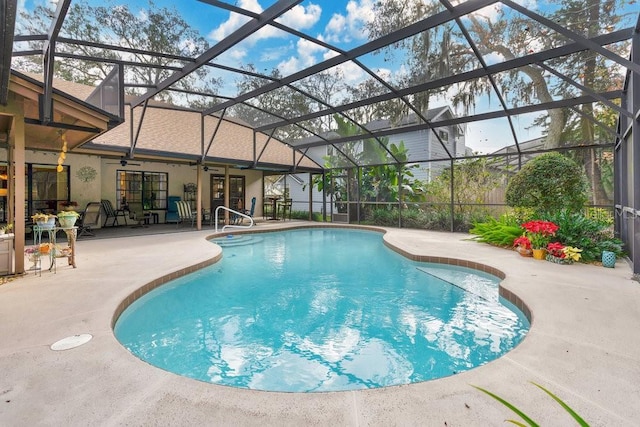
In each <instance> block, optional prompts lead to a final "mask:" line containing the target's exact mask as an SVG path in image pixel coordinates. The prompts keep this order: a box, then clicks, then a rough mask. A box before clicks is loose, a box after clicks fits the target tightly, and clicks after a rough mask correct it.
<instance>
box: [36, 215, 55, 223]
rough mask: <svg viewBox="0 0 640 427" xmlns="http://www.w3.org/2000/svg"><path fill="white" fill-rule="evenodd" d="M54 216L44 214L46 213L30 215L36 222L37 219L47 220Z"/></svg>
mask: <svg viewBox="0 0 640 427" xmlns="http://www.w3.org/2000/svg"><path fill="white" fill-rule="evenodd" d="M55 217H56V216H55V215H53V214H46V213H35V214H33V215H31V219H32V220H33V221H34V222H38V221H44V222H47V221H49V219H50V218H55Z"/></svg>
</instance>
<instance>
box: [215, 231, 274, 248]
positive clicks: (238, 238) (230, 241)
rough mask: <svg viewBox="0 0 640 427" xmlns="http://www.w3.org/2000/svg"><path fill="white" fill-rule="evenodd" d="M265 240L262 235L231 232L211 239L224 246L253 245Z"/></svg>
mask: <svg viewBox="0 0 640 427" xmlns="http://www.w3.org/2000/svg"><path fill="white" fill-rule="evenodd" d="M263 240H264V239H263V238H262V237H260V236H251V235H233V234H229V235H227V236H225V237H216V238H215V239H211V240H209V241H210V242H213V243H215V244H216V245H218V246H221V247H223V248H233V247H236V246H246V245H253V244H254V243H259V242H262V241H263Z"/></svg>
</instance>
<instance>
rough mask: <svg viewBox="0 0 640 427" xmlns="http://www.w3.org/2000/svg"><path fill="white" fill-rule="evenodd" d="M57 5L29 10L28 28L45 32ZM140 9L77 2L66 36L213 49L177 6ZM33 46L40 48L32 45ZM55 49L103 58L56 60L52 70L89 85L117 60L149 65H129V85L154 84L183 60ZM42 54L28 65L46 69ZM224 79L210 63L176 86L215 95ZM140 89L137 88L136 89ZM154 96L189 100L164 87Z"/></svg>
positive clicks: (143, 46) (170, 49)
mask: <svg viewBox="0 0 640 427" xmlns="http://www.w3.org/2000/svg"><path fill="white" fill-rule="evenodd" d="M54 7H55V4H54V3H51V2H49V3H48V4H47V5H44V6H43V5H39V6H36V7H35V8H34V9H33V12H32V13H31V14H30V15H29V14H26V13H25V14H23V16H22V18H23V20H24V21H25V22H26V29H27V31H28V32H29V33H31V34H46V32H47V30H48V25H49V23H50V22H51V20H52V18H53V16H54V13H55V9H54ZM140 12H143V13H138V12H134V11H132V10H131V9H130V8H129V6H127V5H119V6H115V7H113V6H91V5H89V4H88V3H87V2H86V1H80V2H77V3H76V2H74V3H72V5H71V6H70V8H69V11H68V13H67V16H66V19H65V23H64V25H63V29H62V34H63V35H64V37H67V38H72V39H76V40H89V41H99V42H101V43H106V44H111V45H114V46H123V47H126V48H130V49H137V50H142V51H147V52H158V53H162V54H168V55H177V56H182V57H189V58H195V57H197V56H198V55H199V54H201V53H203V52H204V51H206V50H207V49H208V48H209V44H208V42H207V41H206V40H205V39H204V37H202V36H200V35H199V34H198V32H197V31H196V30H195V29H193V28H191V27H190V26H189V24H188V23H187V22H186V21H185V20H184V19H183V18H182V17H181V16H180V15H179V14H178V12H177V11H176V10H175V9H168V8H165V7H163V8H157V7H156V6H155V4H154V3H153V2H152V1H149V4H148V8H147V9H145V10H143V11H140ZM34 47H35V48H38V46H37V45H36V44H34ZM56 52H61V53H68V54H72V55H80V56H88V57H96V58H104V59H105V61H101V60H85V59H79V58H74V57H65V59H64V60H63V61H55V64H54V73H55V75H56V76H57V77H60V78H62V79H64V80H68V81H74V82H78V83H83V84H87V85H91V86H93V85H95V84H96V83H97V82H99V81H101V80H102V79H104V78H105V77H106V75H107V74H108V73H109V71H110V70H111V68H112V65H111V64H112V62H113V61H116V60H123V61H125V60H126V61H133V62H139V63H141V64H144V65H145V66H126V67H125V80H126V82H127V83H135V84H142V85H145V84H146V85H156V84H158V83H159V82H160V81H162V80H164V79H166V78H167V77H169V76H170V75H172V74H173V73H174V71H173V70H169V69H165V68H162V67H166V66H173V67H176V66H178V67H181V66H183V65H185V63H183V62H180V61H178V60H176V59H171V58H167V57H162V56H154V55H145V54H143V53H139V52H137V51H132V52H126V53H125V52H120V51H116V50H110V49H103V48H99V47H92V46H86V45H83V44H72V43H58V44H57V45H56ZM37 59H38V58H31V61H29V62H28V63H27V64H25V66H26V67H28V69H29V70H30V71H35V72H42V64H41V63H40V62H38V61H37ZM219 86H220V82H219V81H218V80H217V79H215V78H212V77H210V76H208V73H207V70H206V67H204V68H201V69H199V70H197V71H195V72H194V73H192V74H191V75H189V76H187V77H186V78H184V79H182V80H180V82H179V83H177V84H176V87H179V88H182V89H188V90H192V89H196V88H197V89H198V90H200V91H205V92H209V93H215V92H216V91H217V89H218V88H219ZM127 91H128V93H130V94H135V93H136V89H133V88H129V89H128V90H127ZM138 91H139V89H138ZM156 99H159V100H160V99H161V100H164V101H167V102H173V103H176V104H179V103H186V102H188V100H189V96H188V95H176V94H175V93H171V92H170V91H164V92H162V93H161V94H159V95H158V96H157V97H156Z"/></svg>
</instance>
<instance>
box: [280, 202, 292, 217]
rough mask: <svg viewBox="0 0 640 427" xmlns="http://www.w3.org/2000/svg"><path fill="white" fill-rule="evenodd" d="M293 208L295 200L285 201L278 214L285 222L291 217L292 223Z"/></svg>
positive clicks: (281, 204)
mask: <svg viewBox="0 0 640 427" xmlns="http://www.w3.org/2000/svg"><path fill="white" fill-rule="evenodd" d="M292 207H293V199H284V202H282V203H280V204H279V206H278V213H279V214H280V217H281V218H282V219H283V220H285V219H286V217H287V215H289V221H291V208H292ZM287 213H288V214H287Z"/></svg>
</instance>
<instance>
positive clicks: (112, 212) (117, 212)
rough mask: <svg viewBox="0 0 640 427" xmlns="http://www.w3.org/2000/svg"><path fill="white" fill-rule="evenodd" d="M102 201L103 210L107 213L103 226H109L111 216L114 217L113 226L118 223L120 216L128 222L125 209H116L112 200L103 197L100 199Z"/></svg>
mask: <svg viewBox="0 0 640 427" xmlns="http://www.w3.org/2000/svg"><path fill="white" fill-rule="evenodd" d="M100 203H101V204H102V210H103V211H104V215H105V218H104V224H102V226H103V227H106V226H107V221H109V219H110V218H113V222H112V223H111V226H115V225H118V217H122V219H123V220H124V223H125V224H126V223H127V219H126V217H127V215H126V212H125V211H124V209H114V208H113V205H112V204H111V201H110V200H105V199H103V200H101V201H100Z"/></svg>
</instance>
